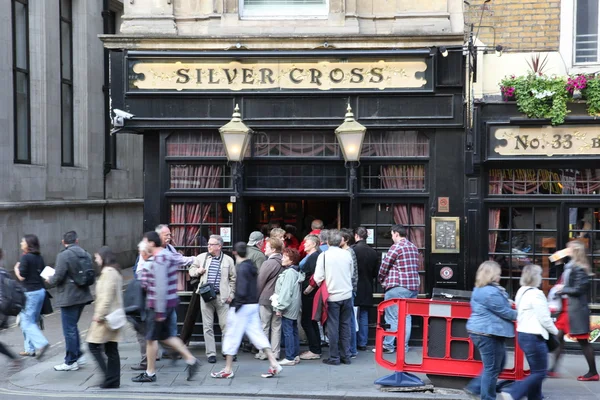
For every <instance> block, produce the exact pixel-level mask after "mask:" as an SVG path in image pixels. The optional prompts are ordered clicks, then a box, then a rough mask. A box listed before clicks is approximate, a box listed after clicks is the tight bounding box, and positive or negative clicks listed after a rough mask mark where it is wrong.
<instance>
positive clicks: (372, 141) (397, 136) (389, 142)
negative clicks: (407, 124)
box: [361, 131, 429, 157]
mask: <svg viewBox="0 0 600 400" xmlns="http://www.w3.org/2000/svg"><path fill="white" fill-rule="evenodd" d="M361 156H362V157H429V138H428V137H427V135H425V134H424V133H423V132H418V131H367V134H366V135H365V140H364V141H363V147H362V152H361Z"/></svg>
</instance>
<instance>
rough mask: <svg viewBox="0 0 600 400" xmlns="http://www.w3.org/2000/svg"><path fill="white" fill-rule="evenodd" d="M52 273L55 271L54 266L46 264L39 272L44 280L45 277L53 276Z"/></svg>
mask: <svg viewBox="0 0 600 400" xmlns="http://www.w3.org/2000/svg"><path fill="white" fill-rule="evenodd" d="M54 273H55V271H54V268H52V267H49V266H47V265H46V268H44V269H43V270H42V273H41V274H40V276H41V277H42V278H44V280H46V279H48V278H50V277H51V276H54Z"/></svg>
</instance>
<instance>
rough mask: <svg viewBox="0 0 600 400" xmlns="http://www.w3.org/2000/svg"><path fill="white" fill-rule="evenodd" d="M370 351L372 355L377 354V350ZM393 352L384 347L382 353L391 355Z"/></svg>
mask: <svg viewBox="0 0 600 400" xmlns="http://www.w3.org/2000/svg"><path fill="white" fill-rule="evenodd" d="M371 351H372V352H373V353H376V352H377V349H373V350H371ZM394 351H395V350H394V349H388V348H387V347H384V348H383V352H384V353H386V354H391V353H393V352H394Z"/></svg>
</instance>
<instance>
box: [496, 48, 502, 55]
mask: <svg viewBox="0 0 600 400" xmlns="http://www.w3.org/2000/svg"><path fill="white" fill-rule="evenodd" d="M502 50H503V48H502V45H498V46H496V56H498V57H501V56H502Z"/></svg>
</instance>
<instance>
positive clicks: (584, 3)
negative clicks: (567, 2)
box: [574, 0, 600, 64]
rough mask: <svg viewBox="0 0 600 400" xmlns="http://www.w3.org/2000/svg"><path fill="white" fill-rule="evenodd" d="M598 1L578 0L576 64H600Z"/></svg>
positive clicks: (576, 12) (576, 14)
mask: <svg viewBox="0 0 600 400" xmlns="http://www.w3.org/2000/svg"><path fill="white" fill-rule="evenodd" d="M598 11H599V8H598V0H576V7H575V24H574V25H575V63H576V64H585V63H597V62H598V46H599V43H600V42H599V41H598Z"/></svg>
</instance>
